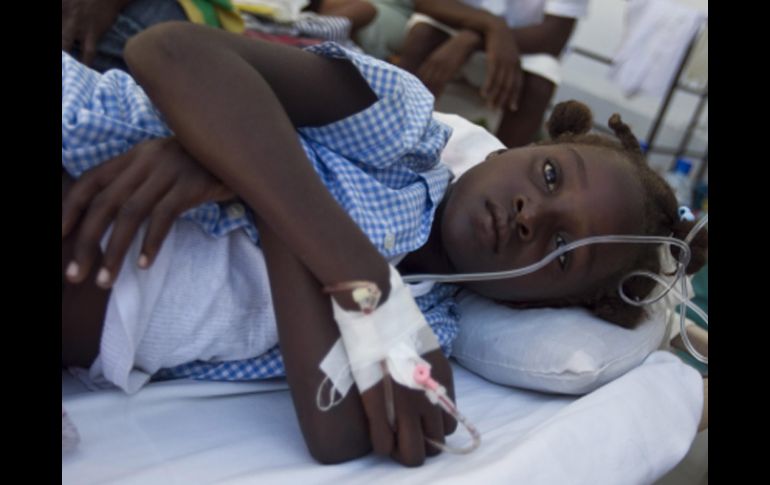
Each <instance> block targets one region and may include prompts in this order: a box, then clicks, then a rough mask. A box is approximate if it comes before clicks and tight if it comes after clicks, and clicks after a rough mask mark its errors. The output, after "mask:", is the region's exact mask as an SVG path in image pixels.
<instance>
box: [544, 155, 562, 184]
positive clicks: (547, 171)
mask: <svg viewBox="0 0 770 485" xmlns="http://www.w3.org/2000/svg"><path fill="white" fill-rule="evenodd" d="M543 178H544V179H545V185H546V187H548V191H549V192H553V191H554V190H556V183H557V182H558V179H559V174H558V172H557V171H556V167H554V165H553V163H551V161H550V160H546V162H545V164H543Z"/></svg>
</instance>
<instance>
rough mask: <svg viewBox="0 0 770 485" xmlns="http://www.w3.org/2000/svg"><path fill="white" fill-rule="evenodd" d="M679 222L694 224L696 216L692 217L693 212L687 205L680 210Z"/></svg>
mask: <svg viewBox="0 0 770 485" xmlns="http://www.w3.org/2000/svg"><path fill="white" fill-rule="evenodd" d="M678 212H679V220H680V221H690V222H693V221H694V220H695V216H694V215H692V211H691V210H690V208H689V207H687V206H686V205H683V206H681V207H680V208H679V211H678Z"/></svg>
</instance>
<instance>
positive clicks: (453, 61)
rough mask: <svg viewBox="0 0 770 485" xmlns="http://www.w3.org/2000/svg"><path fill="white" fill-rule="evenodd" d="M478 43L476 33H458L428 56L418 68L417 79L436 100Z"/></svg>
mask: <svg viewBox="0 0 770 485" xmlns="http://www.w3.org/2000/svg"><path fill="white" fill-rule="evenodd" d="M480 42H481V36H480V35H479V34H477V33H476V32H473V31H470V30H463V31H461V32H459V33H458V34H457V35H455V36H453V37H450V38H449V39H447V40H446V42H444V43H443V44H441V45H440V46H439V47H438V48H437V49H436V50H434V51H433V52H432V53H431V54H430V56H429V57H428V59H426V60H425V62H423V63H422V65H421V66H420V69H419V70H418V72H417V77H419V78H420V80H421V81H422V82H423V83H424V84H425V85H426V86H427V87H428V89H430V91H431V92H432V93H433V95H434V96H435V97H436V98H438V97H439V96H440V95H441V93H442V92H443V91H444V87H445V86H446V83H448V82H449V81H451V80H452V78H453V77H454V75H455V74H457V72H458V71H460V69H461V68H462V67H463V65H464V64H465V62H466V61H467V60H468V58H469V57H470V55H471V54H472V53H473V51H474V50H475V48H476V46H477V45H478V44H479V43H480Z"/></svg>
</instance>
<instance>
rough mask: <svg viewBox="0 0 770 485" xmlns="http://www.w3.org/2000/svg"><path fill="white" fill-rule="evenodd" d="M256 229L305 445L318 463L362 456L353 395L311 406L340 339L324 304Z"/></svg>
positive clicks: (366, 447)
mask: <svg viewBox="0 0 770 485" xmlns="http://www.w3.org/2000/svg"><path fill="white" fill-rule="evenodd" d="M257 227H258V228H259V232H260V237H261V238H262V248H263V250H264V253H265V261H266V263H267V269H268V272H269V274H270V289H271V292H272V297H273V305H274V307H275V312H276V320H277V323H278V337H279V341H280V345H281V355H282V356H283V362H284V366H285V368H286V378H287V380H288V382H289V387H290V389H291V396H292V401H293V403H294V409H295V411H296V413H297V419H298V421H299V425H300V429H301V430H302V435H303V437H304V439H305V444H306V445H307V447H308V450H309V451H310V454H311V455H313V457H314V458H315V459H316V460H318V461H319V462H321V463H339V462H342V461H347V460H351V459H353V458H357V457H359V456H362V455H364V454H366V453H368V452H369V451H370V450H371V441H370V438H369V433H368V425H367V418H366V414H365V412H364V408H363V406H362V404H361V399H360V397H359V394H358V393H357V392H350V393H348V395H347V396H346V397H345V399H343V400H342V402H340V403H339V404H338V405H336V406H334V407H333V408H332V409H330V410H328V411H321V410H319V409H318V407H317V405H316V393H317V391H318V387H319V386H320V385H321V383H322V382H323V381H324V377H325V376H324V374H323V373H322V372H321V370H320V369H319V363H320V362H321V361H322V360H323V358H324V356H325V355H326V353H327V352H328V351H329V349H330V348H331V347H332V345H333V344H334V342H335V341H336V340H337V339H338V338H339V335H340V333H339V330H338V328H337V324H336V323H335V321H334V318H333V315H332V310H331V304H330V302H329V298H328V297H326V296H325V295H323V294H322V292H321V288H320V284H319V282H318V280H316V279H315V278H314V277H313V275H312V274H311V273H310V272H309V271H308V270H307V268H305V267H304V265H303V264H302V263H301V262H300V261H299V260H298V259H297V258H296V257H295V256H294V255H293V254H291V252H290V251H288V250H287V248H286V247H285V245H284V244H283V242H282V241H281V240H280V239H279V238H278V236H277V235H276V234H275V233H274V232H273V231H272V230H270V228H269V227H267V226H266V225H264V224H263V223H261V222H260V221H257ZM327 385H328V384H327ZM324 398H326V394H324Z"/></svg>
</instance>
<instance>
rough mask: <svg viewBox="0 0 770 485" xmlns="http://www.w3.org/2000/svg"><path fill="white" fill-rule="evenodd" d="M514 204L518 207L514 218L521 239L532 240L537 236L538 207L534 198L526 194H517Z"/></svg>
mask: <svg viewBox="0 0 770 485" xmlns="http://www.w3.org/2000/svg"><path fill="white" fill-rule="evenodd" d="M513 205H514V208H515V209H516V216H515V217H514V220H515V221H516V232H517V233H518V235H519V239H521V240H522V241H531V240H532V239H533V238H534V236H535V232H534V229H535V222H536V218H537V208H536V207H535V204H534V203H533V202H532V200H530V199H528V198H526V197H524V196H517V197H516V198H515V199H514V200H513Z"/></svg>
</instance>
